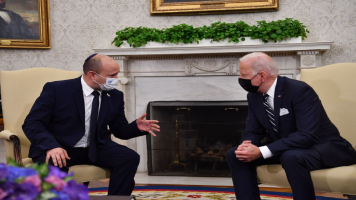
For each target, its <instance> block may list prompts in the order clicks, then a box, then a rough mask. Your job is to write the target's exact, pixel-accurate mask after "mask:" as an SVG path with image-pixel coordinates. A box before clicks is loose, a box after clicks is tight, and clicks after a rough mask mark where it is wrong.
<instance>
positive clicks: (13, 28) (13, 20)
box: [0, 0, 40, 40]
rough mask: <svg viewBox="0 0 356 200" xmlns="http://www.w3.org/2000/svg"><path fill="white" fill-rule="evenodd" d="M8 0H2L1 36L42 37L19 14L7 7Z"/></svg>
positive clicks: (0, 5)
mask: <svg viewBox="0 0 356 200" xmlns="http://www.w3.org/2000/svg"><path fill="white" fill-rule="evenodd" d="M5 5H6V0H0V38H6V39H37V40H38V39H40V38H39V35H38V34H36V33H35V32H34V31H33V30H32V29H31V28H30V27H29V26H28V25H27V23H26V22H25V20H24V19H23V18H22V17H21V16H20V15H18V14H16V13H14V12H12V11H11V10H8V9H6V8H5Z"/></svg>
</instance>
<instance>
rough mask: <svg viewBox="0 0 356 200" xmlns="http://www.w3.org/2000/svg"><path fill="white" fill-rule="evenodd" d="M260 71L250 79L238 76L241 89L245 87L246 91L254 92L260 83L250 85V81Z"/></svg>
mask: <svg viewBox="0 0 356 200" xmlns="http://www.w3.org/2000/svg"><path fill="white" fill-rule="evenodd" d="M259 74H260V73H257V74H256V75H255V76H254V77H253V78H251V79H242V78H239V83H240V85H241V87H242V88H243V89H245V90H246V91H247V92H251V93H256V92H257V90H258V88H260V85H261V84H262V83H261V84H260V85H259V86H254V85H252V83H251V81H252V79H254V78H255V77H256V76H257V75H259Z"/></svg>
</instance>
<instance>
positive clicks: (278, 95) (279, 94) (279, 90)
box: [274, 76, 284, 131]
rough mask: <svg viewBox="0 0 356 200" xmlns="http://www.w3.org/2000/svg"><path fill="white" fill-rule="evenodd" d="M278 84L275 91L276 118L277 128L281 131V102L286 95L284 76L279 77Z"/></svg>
mask: <svg viewBox="0 0 356 200" xmlns="http://www.w3.org/2000/svg"><path fill="white" fill-rule="evenodd" d="M277 78H278V79H277V85H276V89H275V92H274V118H275V122H276V127H277V130H278V131H279V115H280V110H281V103H282V99H283V96H284V78H282V77H280V76H278V77H277Z"/></svg>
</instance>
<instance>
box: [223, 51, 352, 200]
mask: <svg viewBox="0 0 356 200" xmlns="http://www.w3.org/2000/svg"><path fill="white" fill-rule="evenodd" d="M239 68H240V78H239V83H240V85H241V86H242V88H244V89H245V90H246V91H248V92H249V93H248V94H247V100H248V107H249V110H248V117H247V121H246V131H245V133H244V135H243V137H242V140H241V144H240V145H239V146H238V147H234V148H232V149H230V150H229V151H228V152H227V160H228V163H229V165H230V171H231V173H232V180H233V183H234V188H235V194H236V199H237V200H260V199H261V198H260V194H259V189H258V185H257V177H256V166H258V165H263V164H282V166H283V168H284V170H285V172H286V175H287V178H288V181H289V183H290V185H291V187H292V191H293V199H295V200H315V192H314V187H313V182H312V179H311V176H310V171H312V170H317V169H323V168H330V167H337V166H343V165H351V164H354V163H356V152H355V150H354V149H353V147H352V146H351V144H350V143H349V142H348V141H346V140H345V139H344V138H342V137H341V136H340V134H339V131H338V129H337V128H336V127H335V126H334V124H333V123H332V122H331V121H330V119H329V118H328V116H327V115H326V112H325V110H324V108H323V105H322V104H321V102H320V99H319V97H318V95H317V94H316V93H315V91H314V90H313V88H311V87H310V86H309V85H307V84H306V83H304V82H301V81H297V80H293V79H289V78H287V77H282V76H278V68H277V66H276V65H275V63H274V62H273V60H272V59H271V58H270V57H269V56H268V55H266V54H264V53H251V54H248V55H246V56H244V57H242V58H241V59H240V66H239ZM266 137H267V138H269V140H265V139H264V138H266ZM266 141H267V142H266Z"/></svg>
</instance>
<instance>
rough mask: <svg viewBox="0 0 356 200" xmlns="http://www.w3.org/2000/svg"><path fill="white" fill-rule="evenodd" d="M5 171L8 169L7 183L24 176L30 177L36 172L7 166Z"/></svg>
mask: <svg viewBox="0 0 356 200" xmlns="http://www.w3.org/2000/svg"><path fill="white" fill-rule="evenodd" d="M7 169H8V174H7V181H14V180H16V179H18V178H24V177H26V176H32V175H35V174H37V172H36V170H34V169H31V168H21V167H14V166H8V167H7Z"/></svg>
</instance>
